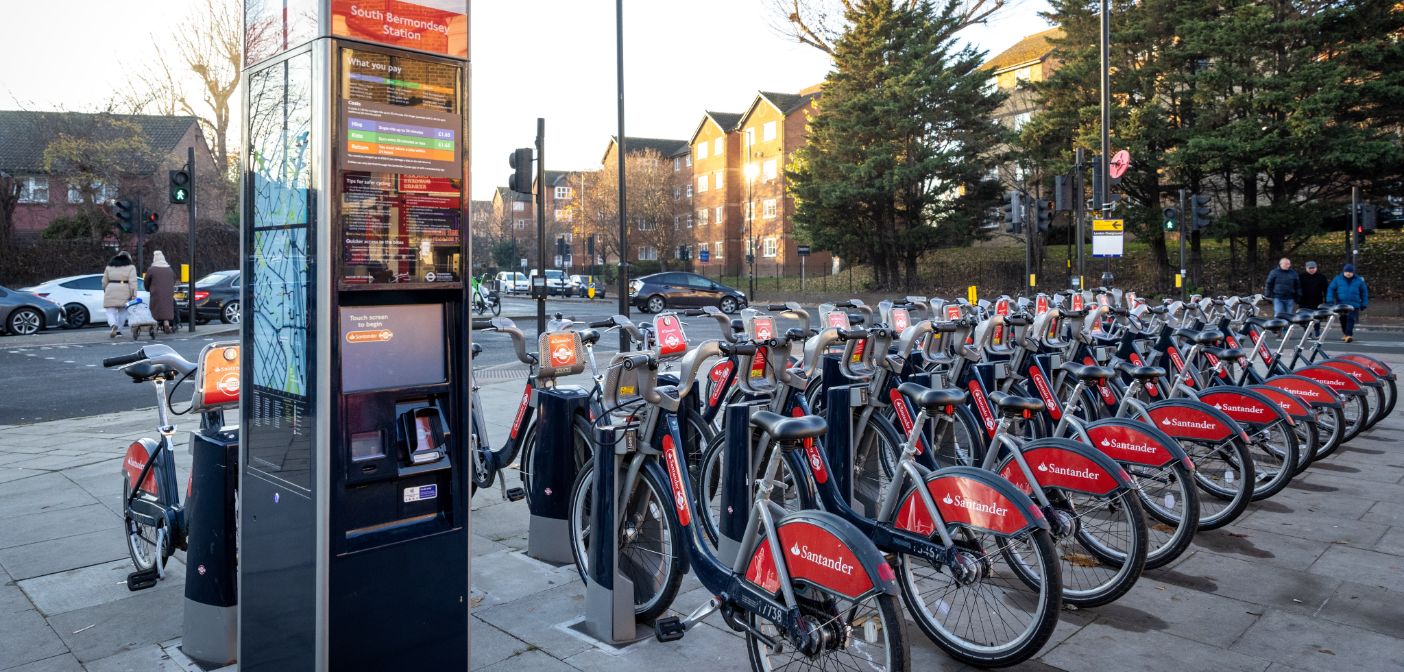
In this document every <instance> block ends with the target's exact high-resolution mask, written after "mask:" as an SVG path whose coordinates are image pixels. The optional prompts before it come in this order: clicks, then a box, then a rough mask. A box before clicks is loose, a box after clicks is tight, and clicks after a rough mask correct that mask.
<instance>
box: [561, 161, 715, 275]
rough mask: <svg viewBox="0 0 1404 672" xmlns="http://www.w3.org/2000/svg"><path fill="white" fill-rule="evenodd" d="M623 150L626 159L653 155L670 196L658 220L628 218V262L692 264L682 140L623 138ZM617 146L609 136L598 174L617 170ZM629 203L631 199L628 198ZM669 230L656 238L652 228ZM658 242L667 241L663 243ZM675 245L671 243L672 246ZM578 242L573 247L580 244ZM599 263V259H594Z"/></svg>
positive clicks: (689, 192)
mask: <svg viewBox="0 0 1404 672" xmlns="http://www.w3.org/2000/svg"><path fill="white" fill-rule="evenodd" d="M625 145H626V147H625V149H626V150H627V151H628V152H629V155H630V156H635V155H640V154H646V153H655V152H656V153H657V154H658V157H659V160H660V161H662V162H663V165H662V166H661V168H662V170H664V171H666V172H667V175H668V184H667V191H668V192H669V193H670V194H671V198H672V205H671V208H670V209H668V211H667V212H668V213H669V214H667V215H664V216H663V217H662V218H661V221H647V220H646V219H644V218H639V217H632V216H631V217H630V219H631V220H633V221H632V222H631V223H630V229H629V231H630V234H629V235H630V242H629V248H630V251H631V255H630V261H657V262H660V263H662V262H667V263H668V266H669V267H670V268H679V267H683V268H687V267H690V266H691V265H692V264H694V263H695V262H696V255H695V252H694V250H695V249H696V248H695V246H694V244H693V240H692V237H691V236H690V235H687V234H686V233H685V232H686V231H687V230H689V229H691V228H692V227H693V226H694V225H695V222H694V220H693V216H692V215H693V213H692V199H693V195H694V191H693V189H692V157H691V153H690V152H689V151H688V143H687V141H686V140H674V139H670V138H636V137H632V136H628V137H626V138H625ZM618 156H619V143H618V141H617V138H614V137H611V138H610V139H609V144H608V145H606V146H605V151H604V155H603V156H602V157H601V159H600V165H601V168H600V170H601V171H616V170H618V165H619V164H618V161H619V158H618ZM629 200H630V201H633V200H634V199H633V198H630V199H629ZM596 226H611V227H613V226H617V223H616V222H607V223H597V224H596ZM669 226H670V227H672V229H673V231H674V232H676V233H675V235H659V234H658V233H657V228H656V227H669ZM660 240H667V241H671V242H670V244H666V245H665V244H663V243H661V242H660ZM674 243H675V244H674ZM583 244H584V242H583V241H582V242H581V243H580V244H578V245H577V246H578V247H579V246H580V245H583ZM597 261H601V259H597ZM615 261H618V260H617V259H602V263H613V262H615Z"/></svg>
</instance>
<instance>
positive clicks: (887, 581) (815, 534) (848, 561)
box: [746, 511, 897, 598]
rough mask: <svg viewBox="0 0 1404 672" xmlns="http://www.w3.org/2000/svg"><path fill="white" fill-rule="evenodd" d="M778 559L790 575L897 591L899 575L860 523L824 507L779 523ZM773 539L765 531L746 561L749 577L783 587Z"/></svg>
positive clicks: (832, 586)
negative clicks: (852, 521) (781, 556)
mask: <svg viewBox="0 0 1404 672" xmlns="http://www.w3.org/2000/svg"><path fill="white" fill-rule="evenodd" d="M775 533H776V536H777V537H778V538H779V541H780V549H781V553H782V554H783V555H784V557H783V558H780V559H779V561H780V562H783V563H784V565H785V570H786V572H787V573H788V574H789V575H790V578H791V579H794V580H802V581H806V582H808V583H810V584H812V585H814V586H816V587H819V588H821V589H823V590H828V591H830V592H833V593H836V594H839V595H845V596H847V597H851V598H858V597H861V596H864V595H867V594H869V593H872V592H874V591H877V592H882V593H886V594H888V595H896V594H897V575H896V573H895V572H893V571H892V567H891V565H888V564H887V561H886V560H884V559H883V557H882V554H881V553H879V552H878V550H877V547H876V546H874V545H873V542H872V540H871V539H869V538H868V537H866V536H864V535H863V533H862V532H859V531H858V528H856V527H854V526H853V525H852V524H850V523H848V522H847V521H845V520H843V519H841V518H839V517H838V516H836V515H834V514H831V513H828V512H825V511H796V512H794V513H791V514H788V515H786V516H785V517H783V518H781V519H780V520H779V521H776V523H775ZM776 560H777V559H776V558H773V557H772V556H771V553H770V544H768V543H766V540H765V537H760V538H759V540H758V542H757V544H756V549H755V551H753V552H752V553H751V559H750V561H749V562H747V563H746V580H747V581H749V582H751V583H753V584H755V585H757V586H759V587H760V588H761V589H762V590H765V591H767V592H770V593H777V592H779V591H780V575H779V572H778V571H777V570H776Z"/></svg>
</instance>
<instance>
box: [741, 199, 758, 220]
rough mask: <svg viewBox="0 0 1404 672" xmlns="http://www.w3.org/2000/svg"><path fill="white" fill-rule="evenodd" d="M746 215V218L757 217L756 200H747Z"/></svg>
mask: <svg viewBox="0 0 1404 672" xmlns="http://www.w3.org/2000/svg"><path fill="white" fill-rule="evenodd" d="M744 216H745V217H746V219H755V217H756V202H755V201H746V207H745V215H744Z"/></svg>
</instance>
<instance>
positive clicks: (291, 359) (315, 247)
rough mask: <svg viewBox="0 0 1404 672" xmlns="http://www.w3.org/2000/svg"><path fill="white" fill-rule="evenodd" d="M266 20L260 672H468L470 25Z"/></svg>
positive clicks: (253, 506)
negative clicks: (359, 671)
mask: <svg viewBox="0 0 1404 672" xmlns="http://www.w3.org/2000/svg"><path fill="white" fill-rule="evenodd" d="M304 4H306V5H307V6H308V7H307V9H306V10H301V9H300V10H299V11H297V12H291V11H283V9H282V8H281V6H280V5H277V4H276V3H250V4H249V7H248V11H247V12H246V13H245V21H246V23H245V31H246V35H247V37H248V40H247V41H246V44H247V45H249V46H248V48H247V54H246V61H247V63H246V66H247V67H246V68H245V72H244V76H243V77H244V79H243V82H242V89H243V91H244V120H245V121H244V124H245V125H244V133H243V136H244V140H243V142H244V156H247V157H249V161H248V162H247V164H246V165H247V169H246V171H247V172H245V174H244V176H243V184H242V193H243V203H244V208H243V213H242V214H243V216H242V235H243V249H244V250H245V256H244V259H243V268H242V270H243V274H244V278H245V284H244V289H243V302H244V304H243V305H245V306H248V307H249V308H250V310H249V311H248V313H247V315H246V318H245V320H244V321H243V324H242V326H241V330H242V342H243V343H244V344H245V347H244V358H243V361H244V364H243V367H242V370H241V375H242V381H243V382H244V390H245V395H244V400H243V404H242V411H241V415H242V417H241V419H240V420H241V422H240V426H241V432H242V446H241V451H240V460H239V466H240V469H241V479H240V488H241V494H240V497H241V500H240V535H241V540H240V541H241V547H240V564H239V581H238V584H239V652H238V653H239V655H238V658H239V667H240V669H241V670H243V671H245V672H251V671H254V670H289V669H298V670H337V669H467V667H468V665H469V659H470V658H469V628H470V623H469V617H468V612H469V593H470V586H469V582H470V580H469V576H470V558H471V553H470V549H469V520H468V516H469V494H470V481H469V468H468V463H469V461H468V459H467V458H468V453H467V450H468V444H469V440H468V436H469V434H470V431H469V418H470V417H471V414H470V405H471V401H470V399H471V394H470V390H471V381H470V379H469V377H470V375H471V374H470V371H471V364H470V361H469V336H468V334H469V329H468V324H467V320H468V317H467V316H468V312H469V310H468V306H469V301H470V296H469V283H468V282H467V280H468V259H469V257H470V248H469V241H470V237H469V235H468V233H469V231H468V226H469V222H468V218H467V208H466V204H467V202H466V199H467V197H468V175H467V172H466V170H465V166H466V165H467V164H468V157H469V151H468V147H467V139H468V133H467V131H468V123H467V120H468V109H467V108H468V95H467V92H468V44H467V41H468V40H467V36H468V6H467V2H466V1H463V2H457V3H455V2H436V3H434V4H433V8H428V7H425V8H422V11H421V12H420V13H418V14H416V15H415V20H416V21H423V22H424V23H425V24H426V25H427V26H431V27H432V28H433V29H431V30H423V31H412V32H407V31H405V30H403V29H402V28H399V27H397V26H396V25H394V24H392V23H389V21H390V20H391V19H390V17H396V18H398V12H396V13H395V14H393V15H392V14H390V13H389V12H380V11H373V12H366V11H364V10H362V11H359V12H358V13H354V15H353V12H356V10H355V8H353V7H352V6H351V5H350V4H349V3H342V2H339V1H333V0H319V1H318V2H315V3H312V2H308V3H304Z"/></svg>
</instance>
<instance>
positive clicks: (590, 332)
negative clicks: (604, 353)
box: [580, 329, 600, 345]
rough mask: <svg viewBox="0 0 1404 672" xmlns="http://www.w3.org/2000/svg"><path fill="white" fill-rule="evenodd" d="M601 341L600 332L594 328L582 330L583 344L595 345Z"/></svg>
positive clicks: (581, 340) (581, 338) (581, 341)
mask: <svg viewBox="0 0 1404 672" xmlns="http://www.w3.org/2000/svg"><path fill="white" fill-rule="evenodd" d="M599 342H600V332H598V331H596V330H594V329H581V330H580V343H581V344H583V345H594V344H596V343H599Z"/></svg>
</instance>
